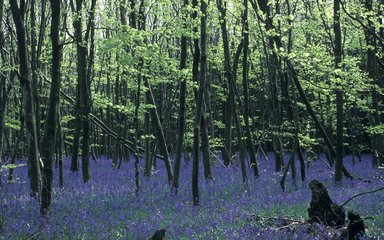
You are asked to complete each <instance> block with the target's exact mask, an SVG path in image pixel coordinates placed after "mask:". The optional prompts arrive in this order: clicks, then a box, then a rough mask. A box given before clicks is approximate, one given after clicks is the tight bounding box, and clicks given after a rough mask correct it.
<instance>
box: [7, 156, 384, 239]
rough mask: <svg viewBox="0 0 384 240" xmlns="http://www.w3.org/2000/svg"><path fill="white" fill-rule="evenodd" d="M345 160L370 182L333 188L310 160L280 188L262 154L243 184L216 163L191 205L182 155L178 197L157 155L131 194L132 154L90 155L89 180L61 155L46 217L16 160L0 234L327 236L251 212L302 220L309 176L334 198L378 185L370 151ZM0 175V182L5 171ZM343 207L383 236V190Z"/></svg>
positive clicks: (379, 173) (372, 234) (380, 174)
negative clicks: (126, 157)
mask: <svg viewBox="0 0 384 240" xmlns="http://www.w3.org/2000/svg"><path fill="white" fill-rule="evenodd" d="M345 164H346V166H347V168H348V169H350V171H351V172H352V173H353V174H354V175H358V176H361V177H364V178H365V179H370V180H372V182H371V183H367V182H364V181H358V180H353V181H351V180H343V186H342V187H336V186H334V184H333V178H332V173H331V172H330V170H329V168H328V167H327V165H326V164H325V163H324V162H323V161H321V160H317V161H313V162H312V163H311V164H310V167H309V170H308V177H307V179H306V180H305V182H303V183H301V181H300V180H299V178H298V187H297V189H296V188H294V187H292V182H291V178H290V176H289V177H288V178H287V182H286V190H285V192H282V190H281V188H280V185H279V181H280V178H281V174H280V173H275V172H274V169H273V166H274V161H273V157H272V155H269V160H266V159H263V158H260V159H259V166H260V167H259V168H260V177H259V178H257V179H253V178H250V181H249V187H248V188H246V187H245V186H244V185H243V184H242V180H241V172H240V167H238V166H233V167H231V168H224V167H223V166H222V165H221V164H216V165H215V167H214V169H213V171H214V181H213V182H209V183H206V182H205V181H204V180H203V179H201V182H200V193H201V206H199V207H193V206H192V204H191V163H189V164H187V163H186V162H183V167H182V170H181V180H180V181H181V182H180V190H179V195H178V196H174V195H173V194H171V193H170V187H169V185H168V183H167V176H166V172H165V169H164V168H163V166H162V163H161V162H159V164H158V165H159V169H158V170H156V171H155V172H154V174H153V175H152V176H151V177H150V179H145V178H144V177H141V191H140V193H139V194H138V195H136V194H135V185H134V171H133V161H132V160H131V161H130V162H129V163H125V164H123V165H122V167H121V169H116V168H114V167H112V165H111V161H110V160H107V159H100V160H99V161H98V162H95V161H92V175H93V176H92V177H93V180H92V181H91V182H89V183H87V184H83V183H82V177H81V173H71V172H70V171H69V159H65V172H64V179H65V183H64V185H65V187H64V189H59V188H58V175H57V170H56V172H55V186H56V187H55V189H54V191H55V192H54V203H53V211H52V215H51V218H50V219H49V222H46V220H44V221H43V220H42V219H40V217H39V204H38V202H37V201H36V200H34V199H31V198H30V197H29V195H28V192H29V184H28V179H27V167H26V166H24V167H18V168H16V169H15V177H16V181H15V182H14V183H12V184H5V186H4V188H3V189H0V196H1V198H0V199H1V202H0V224H2V225H3V229H2V231H1V232H0V239H27V238H28V237H30V236H32V235H33V234H35V233H38V234H37V235H36V237H37V238H38V239H148V238H149V237H150V236H151V235H152V234H153V233H154V232H155V231H156V230H157V229H161V228H165V229H166V231H167V232H166V236H167V239H327V238H331V237H330V235H329V232H328V231H327V228H324V227H323V226H321V225H315V226H314V227H315V228H317V231H316V232H317V233H316V235H315V234H314V233H313V232H311V231H308V228H297V229H296V231H282V230H279V229H277V228H276V227H275V226H273V225H269V224H268V222H267V221H264V220H263V219H256V218H255V217H254V216H256V215H259V216H270V217H286V218H292V219H298V220H305V218H307V208H308V205H309V202H310V199H311V193H310V190H309V188H308V183H309V182H310V181H311V180H312V179H318V180H320V181H324V182H325V184H326V186H327V188H328V189H329V192H330V195H331V198H332V199H333V200H334V201H335V202H336V203H338V204H341V203H343V202H344V201H346V200H347V199H349V198H350V197H351V196H353V195H355V194H357V193H360V192H364V191H369V190H372V189H376V188H378V187H381V186H383V185H384V170H383V169H374V168H372V167H371V159H370V157H369V156H367V155H365V156H364V157H363V161H362V162H359V161H358V160H356V165H355V166H352V160H351V157H346V158H345ZM297 166H298V164H297ZM1 174H2V178H3V181H4V180H5V179H6V172H2V173H1ZM298 174H299V173H298ZM201 176H202V174H201ZM249 176H251V172H250V171H249ZM201 178H203V177H201ZM346 210H347V211H348V210H354V211H356V212H358V213H360V214H361V215H362V216H363V217H368V219H366V220H365V222H366V226H367V234H368V236H369V238H373V239H384V192H377V193H375V194H371V195H365V196H362V197H359V198H356V199H354V200H352V201H351V202H350V203H348V204H347V205H346ZM263 221H264V222H263ZM319 233H320V235H319Z"/></svg>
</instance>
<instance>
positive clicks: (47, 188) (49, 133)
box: [40, 0, 62, 215]
mask: <svg viewBox="0 0 384 240" xmlns="http://www.w3.org/2000/svg"><path fill="white" fill-rule="evenodd" d="M50 2H51V9H52V19H51V43H52V69H51V78H52V80H51V89H50V96H49V106H48V113H47V116H46V120H45V128H44V137H43V142H42V145H41V146H42V148H41V157H42V159H43V163H44V169H43V189H42V192H41V194H42V195H41V208H40V213H41V214H42V215H48V214H49V213H50V212H51V208H52V193H53V162H54V154H55V149H56V148H55V143H56V141H55V140H53V139H56V136H57V131H58V129H57V122H58V120H59V119H58V116H59V114H58V113H59V110H58V108H59V101H60V84H61V51H62V45H61V43H60V37H59V36H60V34H59V32H60V18H61V6H60V0H50Z"/></svg>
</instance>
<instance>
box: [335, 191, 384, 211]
mask: <svg viewBox="0 0 384 240" xmlns="http://www.w3.org/2000/svg"><path fill="white" fill-rule="evenodd" d="M383 190H384V187H381V188H378V189H376V190H372V191H369V192H363V193H359V194H357V195H354V196H352V197H351V198H349V199H348V200H347V201H346V202H344V203H343V204H341V206H342V207H343V206H345V205H346V204H347V203H349V202H350V201H351V200H352V199H354V198H357V197H360V196H363V195H367V194H371V193H376V192H379V191H383Z"/></svg>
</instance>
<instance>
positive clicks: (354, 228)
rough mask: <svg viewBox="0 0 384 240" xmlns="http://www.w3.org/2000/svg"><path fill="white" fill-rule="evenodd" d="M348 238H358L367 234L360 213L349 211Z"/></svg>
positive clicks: (349, 239)
mask: <svg viewBox="0 0 384 240" xmlns="http://www.w3.org/2000/svg"><path fill="white" fill-rule="evenodd" d="M348 220H349V223H348V240H355V239H356V240H357V239H360V238H362V237H364V235H365V226H364V220H363V219H362V218H361V217H360V215H359V214H355V213H353V212H348Z"/></svg>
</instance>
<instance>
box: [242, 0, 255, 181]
mask: <svg viewBox="0 0 384 240" xmlns="http://www.w3.org/2000/svg"><path fill="white" fill-rule="evenodd" d="M243 5H244V12H243V17H242V21H243V29H242V35H243V41H244V46H243V91H244V122H245V134H246V142H247V149H248V151H249V155H250V159H251V168H252V169H253V174H254V176H255V177H258V176H259V168H258V165H257V159H256V152H255V147H254V145H253V138H252V131H251V126H250V123H249V118H250V99H249V79H248V47H249V28H248V0H244V1H243Z"/></svg>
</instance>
